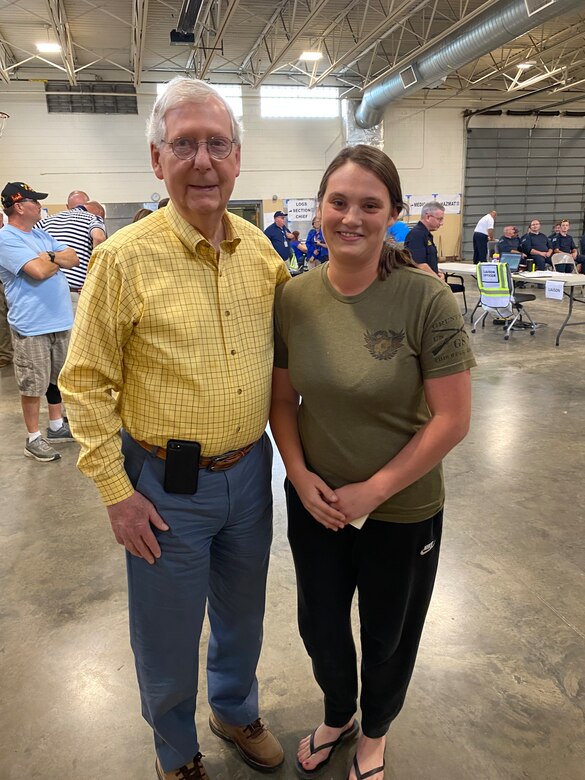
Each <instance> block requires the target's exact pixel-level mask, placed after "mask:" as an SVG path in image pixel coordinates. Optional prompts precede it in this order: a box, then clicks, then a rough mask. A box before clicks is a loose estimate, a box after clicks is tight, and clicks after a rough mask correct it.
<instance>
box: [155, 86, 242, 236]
mask: <svg viewBox="0 0 585 780" xmlns="http://www.w3.org/2000/svg"><path fill="white" fill-rule="evenodd" d="M165 123H166V137H165V141H174V140H175V139H176V138H193V139H195V140H196V141H207V140H209V139H210V138H212V137H217V136H223V137H224V138H229V139H230V140H231V138H232V124H231V121H230V116H229V114H228V112H227V111H226V109H225V106H224V105H223V104H222V103H221V102H220V101H219V100H217V99H216V98H214V97H210V98H207V99H206V100H204V101H203V102H201V103H184V104H181V105H179V106H178V107H176V108H171V109H170V110H169V111H167V113H166V114H165ZM150 154H151V161H152V168H153V170H154V173H155V175H156V177H157V178H158V179H163V180H164V182H165V184H166V187H167V191H168V193H169V195H170V197H171V200H172V201H173V205H174V206H175V208H176V209H177V211H178V212H179V214H181V216H182V217H183V219H185V220H186V221H187V222H189V224H191V225H194V226H195V227H198V224H199V223H205V224H209V222H213V221H214V220H217V221H218V223H219V221H220V220H221V218H222V216H223V213H224V212H225V208H226V206H227V203H228V201H229V199H230V197H231V194H232V192H233V189H234V185H235V183H236V178H237V177H238V176H239V175H240V148H239V147H238V146H234V147H232V151H231V152H230V154H229V156H228V157H226V158H225V159H224V160H216V159H214V158H213V157H211V156H210V155H209V152H208V150H207V146H206V145H205V144H200V146H199V148H198V151H197V155H196V156H195V157H194V158H193V159H192V160H180V159H179V158H178V157H176V156H175V155H174V154H173V150H172V149H171V147H170V146H169V145H168V143H163V144H161V147H160V149H157V148H156V147H154V146H151V149H150Z"/></svg>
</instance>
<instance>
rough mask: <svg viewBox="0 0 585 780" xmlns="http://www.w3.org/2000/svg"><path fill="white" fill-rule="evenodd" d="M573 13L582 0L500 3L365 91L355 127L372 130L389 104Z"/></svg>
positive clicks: (504, 1) (508, 1) (518, 0)
mask: <svg viewBox="0 0 585 780" xmlns="http://www.w3.org/2000/svg"><path fill="white" fill-rule="evenodd" d="M528 9H530V14H529V11H528ZM574 9H579V10H583V0H502V2H500V3H497V4H496V5H495V6H492V7H491V8H488V9H487V11H485V12H484V13H483V14H480V15H479V16H477V17H476V18H475V19H473V20H472V21H470V23H469V25H466V26H464V27H462V28H461V29H459V30H458V31H457V32H456V33H454V35H453V37H452V38H447V39H446V40H443V41H441V42H440V43H438V44H436V46H431V48H430V49H428V50H427V51H426V52H425V54H423V55H422V56H421V57H420V59H417V57H416V55H414V56H413V58H412V59H411V60H410V62H408V63H407V64H405V65H402V66H401V69H400V72H399V73H396V74H393V75H391V76H389V77H388V78H387V79H385V80H384V81H382V82H380V83H379V84H376V85H375V86H373V87H370V88H369V89H366V91H365V92H364V95H363V98H362V102H361V103H360V105H359V106H358V108H357V110H356V113H355V119H356V122H357V124H358V125H359V126H360V127H363V128H369V127H373V126H374V125H376V124H378V123H379V122H380V120H381V119H382V116H383V114H384V109H385V107H386V106H387V105H388V104H389V103H391V102H392V101H394V100H398V99H400V98H403V97H406V96H407V95H411V94H412V93H413V92H417V91H418V90H420V89H424V88H425V87H430V86H432V85H434V84H436V83H437V82H438V81H440V80H441V79H443V78H444V77H445V76H447V75H448V74H449V73H452V72H453V71H455V70H457V68H461V67H462V66H463V65H466V64H467V63H468V62H472V61H473V60H476V59H477V58H478V57H481V56H483V55H484V54H487V53H488V52H490V51H493V50H494V49H496V48H497V47H498V46H502V45H503V44H504V43H507V42H508V41H511V40H513V39H514V38H517V37H518V36H519V35H523V34H524V33H525V32H527V31H528V30H531V29H533V28H534V27H536V26H538V25H540V24H542V23H543V22H546V21H548V20H549V19H552V18H555V17H559V16H561V15H562V14H565V13H568V12H569V11H572V10H574Z"/></svg>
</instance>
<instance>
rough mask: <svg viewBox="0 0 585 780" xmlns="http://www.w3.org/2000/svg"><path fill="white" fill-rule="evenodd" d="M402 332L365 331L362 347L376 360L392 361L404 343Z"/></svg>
mask: <svg viewBox="0 0 585 780" xmlns="http://www.w3.org/2000/svg"><path fill="white" fill-rule="evenodd" d="M404 335H405V334H404V331H403V330H401V331H400V333H396V332H395V331H393V330H375V331H373V332H372V331H369V330H367V331H366V332H365V333H364V341H365V342H366V343H365V344H364V346H365V347H366V349H368V350H369V353H370V355H371V356H372V357H373V358H375V359H376V360H392V358H393V357H394V356H395V355H396V353H397V352H398V350H399V349H400V347H401V346H402V344H403V342H404Z"/></svg>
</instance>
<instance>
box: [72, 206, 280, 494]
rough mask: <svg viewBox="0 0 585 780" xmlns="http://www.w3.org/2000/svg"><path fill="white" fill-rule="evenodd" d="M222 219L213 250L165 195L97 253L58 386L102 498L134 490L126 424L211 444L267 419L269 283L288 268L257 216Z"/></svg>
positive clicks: (246, 432) (217, 445) (246, 439)
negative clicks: (222, 236) (124, 446)
mask: <svg viewBox="0 0 585 780" xmlns="http://www.w3.org/2000/svg"><path fill="white" fill-rule="evenodd" d="M224 225H225V228H226V240H224V241H222V242H221V246H220V253H219V258H218V257H217V255H216V251H215V249H214V248H213V246H212V245H211V244H210V243H209V242H208V241H207V240H206V239H205V238H204V237H203V236H202V235H201V233H199V231H198V230H196V229H195V228H194V227H192V226H191V225H189V224H188V223H187V222H186V221H185V220H184V219H183V218H182V217H181V216H180V215H179V214H178V212H177V211H176V210H175V209H174V207H173V205H172V203H169V205H168V206H166V208H164V209H161V210H159V211H157V212H155V213H153V214H152V215H151V216H149V217H146V218H145V219H142V220H140V221H138V222H136V223H134V224H133V225H129V226H128V227H126V228H123V229H122V230H119V231H118V232H117V233H115V234H114V235H113V236H112V237H111V238H109V239H108V240H107V241H105V242H104V243H103V244H100V246H99V247H98V248H97V249H96V251H95V252H94V254H93V255H92V259H91V262H90V266H89V272H88V276H87V281H86V283H85V286H84V288H83V292H82V294H81V296H80V300H79V305H78V309H77V314H76V317H75V325H74V328H73V333H72V337H71V344H70V347H69V353H68V356H67V360H66V363H65V366H64V367H63V370H62V372H61V375H60V377H59V386H60V388H61V391H62V394H63V399H64V401H65V404H66V406H67V414H68V417H69V421H70V424H71V429H72V431H73V434H74V436H75V438H76V439H77V441H78V442H79V443H80V445H81V453H80V456H79V461H78V466H79V468H80V469H81V471H83V473H84V474H86V475H87V476H88V477H90V478H91V479H93V480H94V482H95V483H96V485H97V488H98V490H99V492H100V494H101V496H102V498H103V500H104V502H105V503H106V504H108V505H109V504H114V503H117V502H118V501H122V500H123V499H125V498H127V497H129V496H130V495H132V492H133V488H132V485H131V483H130V480H129V479H128V476H127V474H126V472H125V471H124V463H123V457H122V453H121V448H120V445H121V442H120V428H121V427H123V428H124V429H125V430H127V431H128V433H130V435H131V436H133V437H134V438H135V439H138V440H144V441H147V442H149V443H150V444H156V445H158V446H162V447H164V446H166V443H167V440H168V439H187V440H190V441H198V442H200V443H201V447H202V449H201V452H202V454H203V455H208V456H209V455H219V454H221V453H224V452H228V451H230V450H234V449H238V448H240V447H244V446H245V445H246V444H250V443H251V442H253V441H256V440H257V439H259V438H260V436H261V435H262V433H263V431H264V429H265V427H266V421H267V419H268V409H269V404H270V378H271V371H272V356H273V325H272V310H273V302H274V292H275V289H276V287H277V286H278V285H279V284H282V283H283V282H285V281H286V280H287V279H288V278H289V273H288V271H287V269H286V266H285V264H284V263H283V262H282V260H281V258H280V257H279V256H278V255H277V254H276V252H275V251H274V249H273V248H272V245H271V244H270V242H269V241H268V239H267V238H266V237H265V236H264V235H263V234H262V232H261V231H260V230H258V229H257V228H256V227H254V226H253V225H251V224H250V223H249V222H246V221H245V220H243V219H240V218H239V217H236V216H234V215H233V214H228V213H226V215H225V217H224Z"/></svg>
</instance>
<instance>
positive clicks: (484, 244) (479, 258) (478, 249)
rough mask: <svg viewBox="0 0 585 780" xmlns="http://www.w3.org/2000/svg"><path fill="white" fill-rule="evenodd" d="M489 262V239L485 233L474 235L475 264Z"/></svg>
mask: <svg viewBox="0 0 585 780" xmlns="http://www.w3.org/2000/svg"><path fill="white" fill-rule="evenodd" d="M487 260H488V237H487V235H486V234H485V233H474V234H473V262H474V263H475V264H477V263H485V262H487Z"/></svg>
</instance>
